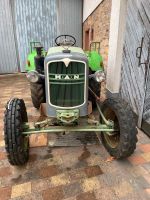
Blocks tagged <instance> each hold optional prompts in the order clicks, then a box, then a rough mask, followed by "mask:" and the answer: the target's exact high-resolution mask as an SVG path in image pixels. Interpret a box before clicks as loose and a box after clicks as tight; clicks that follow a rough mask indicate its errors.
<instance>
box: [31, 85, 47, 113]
mask: <svg viewBox="0 0 150 200" xmlns="http://www.w3.org/2000/svg"><path fill="white" fill-rule="evenodd" d="M30 90H31V98H32V103H33V106H34V107H35V108H37V109H39V108H40V105H41V103H45V89H44V84H42V83H30Z"/></svg>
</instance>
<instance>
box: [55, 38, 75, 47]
mask: <svg viewBox="0 0 150 200" xmlns="http://www.w3.org/2000/svg"><path fill="white" fill-rule="evenodd" d="M55 44H56V45H57V46H74V45H75V44H76V39H75V37H73V36H72V35H60V36H58V37H57V38H56V39H55Z"/></svg>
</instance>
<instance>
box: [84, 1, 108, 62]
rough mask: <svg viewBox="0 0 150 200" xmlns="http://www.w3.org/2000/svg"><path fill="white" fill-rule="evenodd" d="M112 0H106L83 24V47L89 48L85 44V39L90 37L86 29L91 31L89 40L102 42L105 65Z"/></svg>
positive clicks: (101, 51)
mask: <svg viewBox="0 0 150 200" xmlns="http://www.w3.org/2000/svg"><path fill="white" fill-rule="evenodd" d="M111 1H112V0H104V1H103V2H102V3H101V4H100V5H99V6H98V7H97V8H96V10H95V11H94V12H93V13H92V14H91V15H90V16H89V17H88V18H87V19H86V21H85V22H84V24H83V48H84V49H85V50H86V48H87V47H86V46H87V45H86V44H85V40H86V38H87V37H88V36H87V35H86V31H89V42H91V41H94V42H101V50H100V53H101V54H102V56H103V58H104V65H105V66H106V65H107V60H108V42H109V26H110V14H111ZM92 30H93V34H92ZM92 35H93V36H92ZM86 41H87V40H86Z"/></svg>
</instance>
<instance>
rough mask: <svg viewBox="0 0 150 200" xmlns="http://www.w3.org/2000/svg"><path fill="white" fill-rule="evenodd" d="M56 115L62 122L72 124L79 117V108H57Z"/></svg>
mask: <svg viewBox="0 0 150 200" xmlns="http://www.w3.org/2000/svg"><path fill="white" fill-rule="evenodd" d="M56 115H57V119H58V120H60V121H61V122H63V123H66V124H70V123H72V122H74V121H76V120H77V119H78V118H79V110H78V109H75V110H56Z"/></svg>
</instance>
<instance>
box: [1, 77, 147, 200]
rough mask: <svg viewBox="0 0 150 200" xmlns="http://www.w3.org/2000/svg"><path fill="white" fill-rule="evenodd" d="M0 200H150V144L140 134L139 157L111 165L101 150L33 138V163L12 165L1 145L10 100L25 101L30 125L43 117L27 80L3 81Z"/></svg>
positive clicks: (105, 153) (114, 161)
mask: <svg viewBox="0 0 150 200" xmlns="http://www.w3.org/2000/svg"><path fill="white" fill-rule="evenodd" d="M0 88H1V90H0V130H1V132H0V200H7V199H13V200H29V199H35V200H42V199H44V200H147V199H150V139H149V138H148V137H147V136H146V135H144V134H143V133H142V132H141V131H139V134H138V139H139V142H138V145H137V149H136V151H135V153H134V154H133V155H132V156H131V157H129V158H128V159H125V160H122V161H117V160H111V159H109V158H110V157H109V155H108V153H107V152H106V150H105V149H104V147H103V146H102V145H100V144H99V145H95V144H94V145H90V146H87V147H83V146H79V147H61V148H56V147H55V148H50V147H48V146H47V143H48V140H47V136H46V135H45V136H44V135H40V136H39V137H35V136H32V137H31V139H30V146H31V149H30V160H29V162H28V164H27V165H26V166H24V167H12V166H10V165H9V163H8V161H7V158H6V153H5V148H4V141H3V112H4V110H5V104H6V102H7V101H8V100H9V99H10V98H11V97H19V98H23V99H24V100H25V103H26V106H27V110H28V117H29V121H32V120H35V119H37V118H38V116H39V113H38V111H37V110H35V109H34V108H33V106H32V103H31V98H30V90H29V83H28V81H27V80H26V78H25V75H7V76H0Z"/></svg>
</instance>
